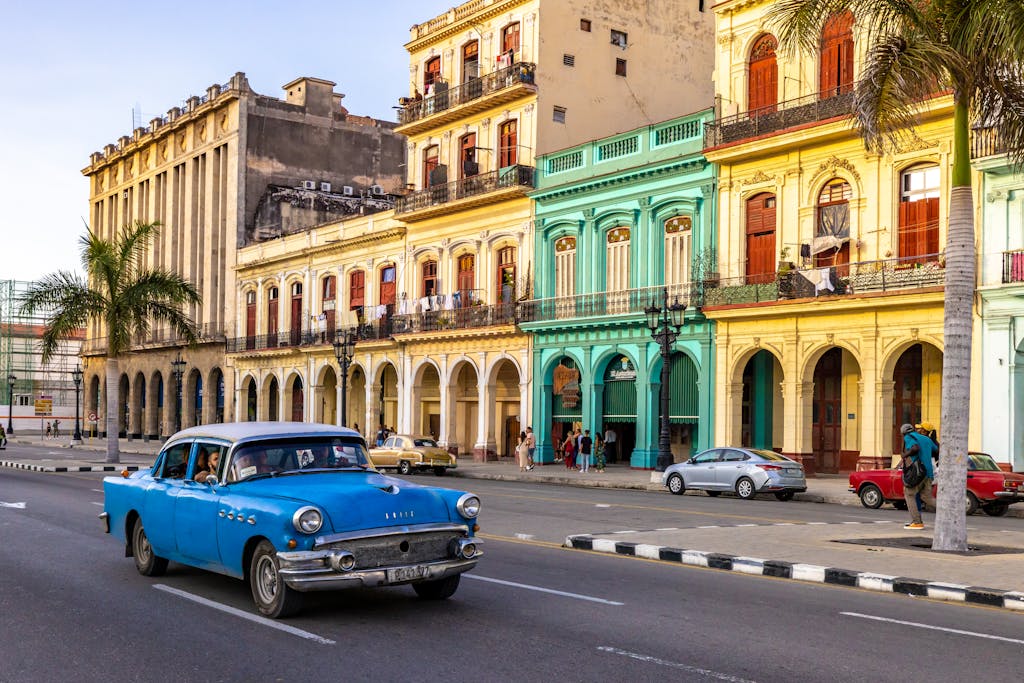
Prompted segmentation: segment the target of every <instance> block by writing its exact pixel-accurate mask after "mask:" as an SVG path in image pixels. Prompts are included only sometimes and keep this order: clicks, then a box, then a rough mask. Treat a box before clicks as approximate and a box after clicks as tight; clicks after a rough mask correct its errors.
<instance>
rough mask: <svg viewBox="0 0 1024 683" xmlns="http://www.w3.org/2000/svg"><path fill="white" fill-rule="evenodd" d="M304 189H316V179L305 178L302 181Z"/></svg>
mask: <svg viewBox="0 0 1024 683" xmlns="http://www.w3.org/2000/svg"><path fill="white" fill-rule="evenodd" d="M302 189H303V190H315V189H316V181H314V180H303V181H302Z"/></svg>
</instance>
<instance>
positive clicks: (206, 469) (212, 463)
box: [193, 448, 220, 482]
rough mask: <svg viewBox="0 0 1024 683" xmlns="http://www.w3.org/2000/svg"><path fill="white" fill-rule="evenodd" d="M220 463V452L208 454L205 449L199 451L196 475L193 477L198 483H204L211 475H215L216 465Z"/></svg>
mask: <svg viewBox="0 0 1024 683" xmlns="http://www.w3.org/2000/svg"><path fill="white" fill-rule="evenodd" d="M219 462H220V451H214V452H212V453H209V452H208V451H207V450H206V449H205V448H200V449H199V459H198V460H197V461H196V474H195V476H194V477H193V479H195V480H196V481H198V482H205V481H206V479H207V477H209V476H210V475H211V474H217V464H218V463H219Z"/></svg>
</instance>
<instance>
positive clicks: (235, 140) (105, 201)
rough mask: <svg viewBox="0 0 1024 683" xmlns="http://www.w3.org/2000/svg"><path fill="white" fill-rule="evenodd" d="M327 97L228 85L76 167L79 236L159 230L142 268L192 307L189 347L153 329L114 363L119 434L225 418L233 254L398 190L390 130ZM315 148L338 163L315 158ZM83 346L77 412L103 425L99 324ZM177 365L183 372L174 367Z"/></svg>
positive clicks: (153, 433) (328, 87)
mask: <svg viewBox="0 0 1024 683" xmlns="http://www.w3.org/2000/svg"><path fill="white" fill-rule="evenodd" d="M334 85H335V84H334V83H332V82H330V81H325V80H321V79H316V78H299V79H296V80H294V81H292V82H291V83H288V84H287V85H285V86H284V90H285V96H284V98H283V99H277V98H274V97H269V96H266V95H260V94H258V93H256V92H254V91H253V90H252V89H251V88H250V87H249V84H248V81H247V80H246V78H245V74H243V73H236V74H235V75H234V76H232V78H231V79H230V80H229V81H228V82H227V83H224V84H219V85H218V84H215V85H212V86H210V87H209V88H208V89H207V90H206V93H205V95H203V96H201V97H200V96H195V97H190V98H189V99H188V100H186V102H185V103H184V106H183V107H173V108H172V109H171V110H170V111H168V112H167V115H166V116H165V117H161V118H156V119H153V120H152V121H151V122H150V124H149V126H147V127H145V128H136V129H135V130H134V131H133V132H132V134H131V135H130V136H124V137H121V138H120V139H119V140H118V141H117V143H116V144H110V145H107V146H106V147H104V148H103V151H102V152H96V153H94V154H93V155H92V156H91V158H90V163H89V166H87V167H86V168H85V169H83V171H82V172H83V174H84V175H85V176H86V177H87V178H88V179H89V203H90V211H89V215H90V227H91V229H92V230H93V231H94V232H96V233H98V234H100V235H102V236H105V237H110V236H112V235H113V234H115V232H116V231H117V230H118V229H120V228H121V227H122V226H123V225H125V224H127V223H130V222H132V221H135V220H143V221H159V222H160V223H161V224H162V226H163V227H162V229H161V231H160V234H159V236H158V239H157V240H156V241H155V243H154V244H152V245H151V248H150V249H149V250H148V252H147V253H146V255H145V265H146V266H148V267H155V268H164V269H168V270H171V271H173V272H176V273H179V274H181V275H182V276H184V277H185V278H187V279H188V280H189V281H191V282H192V283H193V284H194V285H195V286H196V288H197V289H198V290H199V292H200V294H201V296H202V303H201V304H200V305H198V306H195V307H194V308H193V309H192V310H190V311H188V313H189V314H190V315H191V316H192V317H193V319H194V320H195V321H196V323H197V325H198V327H199V331H200V337H201V339H200V343H199V344H198V345H197V346H195V347H193V348H185V347H184V346H183V344H182V342H181V340H180V339H176V338H174V337H173V336H172V335H171V334H170V333H169V332H168V330H166V329H161V328H159V327H154V328H153V329H152V330H151V331H150V333H149V334H148V335H146V336H145V337H144V338H138V339H136V340H135V343H134V346H133V349H132V352H131V353H130V354H129V355H128V356H126V357H124V358H122V359H121V371H122V373H123V374H122V376H121V380H120V399H121V406H120V409H119V413H120V415H119V430H120V431H121V433H122V434H124V435H127V436H129V437H132V438H154V439H155V438H161V437H163V436H166V435H169V434H170V433H172V432H173V431H174V429H175V427H176V425H177V423H178V422H179V420H180V424H181V426H183V427H186V426H190V425H193V424H201V423H209V422H220V421H224V420H230V419H231V416H232V415H233V414H234V413H235V410H236V408H235V406H234V405H233V397H234V395H235V385H234V381H235V375H234V373H233V372H232V371H231V370H230V369H229V368H228V367H227V366H226V364H225V356H224V345H225V341H226V340H229V339H232V338H233V337H235V336H236V335H237V334H239V328H238V321H237V310H236V300H237V295H236V291H237V290H236V285H235V263H236V253H237V249H238V248H239V247H242V246H244V245H246V244H248V243H251V242H257V241H260V240H265V239H269V238H274V237H279V236H281V235H282V234H287V233H289V232H296V231H303V230H305V229H306V228H308V227H310V226H311V225H315V224H317V223H322V222H324V221H325V220H330V219H332V218H336V217H339V216H345V215H356V214H358V213H359V212H360V211H364V210H366V208H367V207H373V206H374V205H375V204H376V205H383V203H384V202H385V200H386V197H387V195H388V194H389V193H391V192H393V191H395V190H397V189H398V188H399V187H400V186H401V184H402V175H401V167H402V164H403V163H404V149H403V142H402V139H401V137H400V136H398V135H397V134H395V133H394V132H393V130H392V128H393V126H394V124H389V123H385V122H381V121H376V120H374V119H370V118H366V117H359V116H353V115H350V114H349V113H348V112H347V110H346V109H345V108H344V107H343V106H342V104H341V100H342V98H343V97H344V96H343V95H342V94H340V93H337V92H335V91H334ZM325 145H326V146H327V148H328V149H329V150H331V151H332V152H338V153H330V154H325V153H324V148H325ZM86 334H87V337H86V342H85V346H84V349H83V356H84V363H83V364H84V365H85V372H86V378H85V405H86V411H87V412H93V413H96V414H97V417H98V423H99V424H100V425H103V424H104V417H103V415H102V412H103V409H104V406H105V401H104V400H103V399H102V397H101V392H102V385H103V381H104V379H103V363H102V362H101V359H102V357H103V355H104V353H105V350H106V340H105V338H104V337H103V334H104V332H103V330H102V328H101V327H100V325H99V323H95V324H93V325H92V326H90V328H89V329H88V330H87V332H86ZM178 354H180V358H181V360H183V361H184V364H183V365H181V364H179V365H177V366H172V360H175V359H176V358H178V357H179V356H178ZM173 368H177V369H179V370H180V371H181V385H180V387H179V386H178V383H177V382H176V380H175V375H174V371H173ZM179 401H180V407H179Z"/></svg>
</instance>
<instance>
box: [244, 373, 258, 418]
mask: <svg viewBox="0 0 1024 683" xmlns="http://www.w3.org/2000/svg"><path fill="white" fill-rule="evenodd" d="M245 385H246V386H245V415H243V416H242V419H243V420H245V421H246V422H255V421H256V403H257V400H258V398H257V394H256V380H254V379H253V378H252V377H250V378H248V379H247V380H246V381H245Z"/></svg>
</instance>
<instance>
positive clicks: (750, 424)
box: [740, 349, 782, 450]
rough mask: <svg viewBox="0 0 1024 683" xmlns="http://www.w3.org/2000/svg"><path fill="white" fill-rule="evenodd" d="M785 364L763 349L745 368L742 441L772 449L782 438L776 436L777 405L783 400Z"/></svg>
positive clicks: (742, 443)
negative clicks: (783, 367)
mask: <svg viewBox="0 0 1024 683" xmlns="http://www.w3.org/2000/svg"><path fill="white" fill-rule="evenodd" d="M781 383H782V365H781V364H780V363H779V361H778V359H777V358H775V356H773V355H772V354H771V352H770V351H766V350H764V349H762V350H761V351H758V352H757V353H755V354H754V356H753V357H752V358H751V359H750V360H749V361H747V364H746V366H745V367H744V368H743V395H742V397H741V399H740V401H741V403H740V406H741V411H740V415H741V417H740V445H741V446H748V447H751V448H764V449H767V450H772V449H774V448H775V446H776V443H778V445H779V446H781V439H779V440H778V441H777V440H776V438H775V414H776V408H777V407H778V410H779V411H780V412H779V414H780V415H781V404H782V390H781V389H780V388H779V387H780V385H781Z"/></svg>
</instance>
